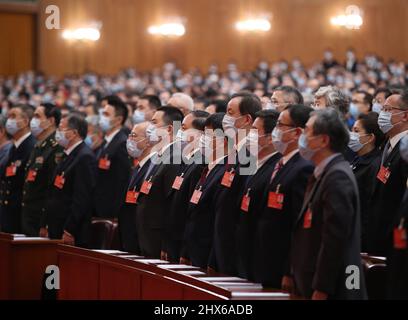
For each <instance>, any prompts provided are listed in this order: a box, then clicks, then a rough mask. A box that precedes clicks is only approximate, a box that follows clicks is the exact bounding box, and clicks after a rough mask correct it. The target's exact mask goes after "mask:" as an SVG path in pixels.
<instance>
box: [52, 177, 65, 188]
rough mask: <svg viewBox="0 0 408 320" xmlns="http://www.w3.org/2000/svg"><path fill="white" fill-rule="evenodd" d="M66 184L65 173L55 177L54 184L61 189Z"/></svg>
mask: <svg viewBox="0 0 408 320" xmlns="http://www.w3.org/2000/svg"><path fill="white" fill-rule="evenodd" d="M64 184H65V177H64V175H63V174H62V175H57V176H56V177H55V181H54V186H55V187H57V188H58V189H60V190H61V189H63V188H64Z"/></svg>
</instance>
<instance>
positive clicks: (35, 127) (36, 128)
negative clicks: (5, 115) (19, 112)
mask: <svg viewBox="0 0 408 320" xmlns="http://www.w3.org/2000/svg"><path fill="white" fill-rule="evenodd" d="M30 129H31V132H32V134H33V135H34V137H38V136H39V135H40V134H41V133H42V132H44V130H45V129H44V128H42V127H41V120H40V119H38V118H33V119H31V122H30Z"/></svg>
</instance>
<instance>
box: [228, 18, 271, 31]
mask: <svg viewBox="0 0 408 320" xmlns="http://www.w3.org/2000/svg"><path fill="white" fill-rule="evenodd" d="M235 28H236V29H237V30H238V31H241V32H267V31H269V30H270V29H271V22H270V16H269V17H268V16H267V15H264V16H260V17H258V18H249V19H245V20H240V21H238V22H237V23H235Z"/></svg>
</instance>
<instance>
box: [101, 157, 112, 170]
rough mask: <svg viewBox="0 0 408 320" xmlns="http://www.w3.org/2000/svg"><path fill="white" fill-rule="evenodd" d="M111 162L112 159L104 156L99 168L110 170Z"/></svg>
mask: <svg viewBox="0 0 408 320" xmlns="http://www.w3.org/2000/svg"><path fill="white" fill-rule="evenodd" d="M110 165H111V162H110V160H109V159H108V158H107V157H106V158H102V159H100V160H99V169H102V170H109V169H110Z"/></svg>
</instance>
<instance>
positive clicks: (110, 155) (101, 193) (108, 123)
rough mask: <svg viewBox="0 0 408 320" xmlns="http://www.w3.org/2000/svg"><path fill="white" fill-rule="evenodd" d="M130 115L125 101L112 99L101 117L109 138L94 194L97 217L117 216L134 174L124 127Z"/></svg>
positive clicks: (104, 148) (103, 149)
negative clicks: (130, 178)
mask: <svg viewBox="0 0 408 320" xmlns="http://www.w3.org/2000/svg"><path fill="white" fill-rule="evenodd" d="M127 116H128V110H127V108H126V105H125V104H124V103H123V102H122V101H121V100H116V99H112V100H109V99H108V104H106V105H105V107H104V109H103V113H102V115H101V117H100V120H99V126H100V127H101V129H102V131H103V132H104V133H105V140H104V143H103V144H102V148H101V151H100V153H99V154H98V155H97V162H98V171H97V172H98V173H97V179H96V187H95V193H94V207H95V216H97V217H101V218H116V217H117V216H118V213H119V210H120V207H121V205H122V197H123V194H124V193H125V192H126V186H127V183H128V179H129V175H130V164H131V163H130V159H129V155H128V153H127V151H126V141H127V135H126V134H125V132H124V131H122V130H121V128H122V126H123V125H124V123H125V121H126V119H127Z"/></svg>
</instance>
